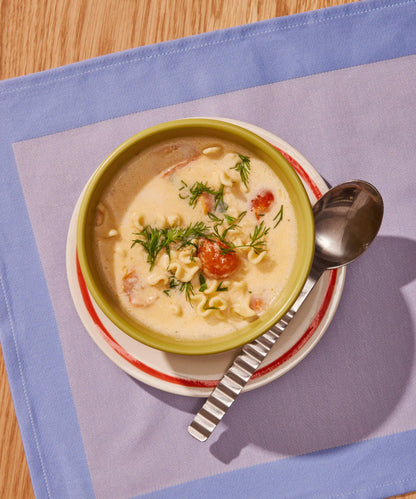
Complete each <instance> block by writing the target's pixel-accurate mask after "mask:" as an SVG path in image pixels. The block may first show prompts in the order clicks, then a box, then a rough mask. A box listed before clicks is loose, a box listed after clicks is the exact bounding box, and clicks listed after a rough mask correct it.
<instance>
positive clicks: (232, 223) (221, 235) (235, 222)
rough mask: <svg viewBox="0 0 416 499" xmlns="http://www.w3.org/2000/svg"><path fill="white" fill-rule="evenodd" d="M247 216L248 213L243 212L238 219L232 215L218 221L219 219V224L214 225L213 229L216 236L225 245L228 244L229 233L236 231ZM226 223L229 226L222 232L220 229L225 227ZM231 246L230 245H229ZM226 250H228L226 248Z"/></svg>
mask: <svg viewBox="0 0 416 499" xmlns="http://www.w3.org/2000/svg"><path fill="white" fill-rule="evenodd" d="M246 215H247V212H246V211H242V212H241V213H240V214H239V215H238V217H232V216H230V215H224V218H222V219H218V218H217V220H218V221H217V223H216V224H215V225H214V227H213V230H214V235H215V236H216V237H217V238H218V239H219V240H220V241H221V242H223V243H225V244H228V243H227V241H226V240H225V238H226V236H227V234H228V232H230V231H231V230H235V229H236V228H237V227H238V226H239V224H240V222H241V220H243V218H244V217H245V216H246ZM224 221H225V222H227V224H228V226H227V227H225V229H224V230H223V231H222V232H220V229H219V228H220V227H223V226H224ZM228 245H229V244H228ZM225 249H226V248H225Z"/></svg>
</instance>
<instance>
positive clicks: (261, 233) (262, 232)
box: [248, 220, 270, 254]
mask: <svg viewBox="0 0 416 499" xmlns="http://www.w3.org/2000/svg"><path fill="white" fill-rule="evenodd" d="M269 230H270V227H265V226H264V222H263V220H262V221H261V223H260V224H259V225H256V226H255V227H254V232H253V234H250V239H251V241H250V243H249V244H248V246H250V247H251V248H253V249H254V252H255V253H256V254H258V253H261V252H262V251H265V249H266V248H265V246H266V239H265V237H266V236H267V234H268V233H269Z"/></svg>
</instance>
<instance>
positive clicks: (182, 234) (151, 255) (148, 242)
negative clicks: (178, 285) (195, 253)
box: [131, 222, 210, 270]
mask: <svg viewBox="0 0 416 499" xmlns="http://www.w3.org/2000/svg"><path fill="white" fill-rule="evenodd" d="M209 233H210V230H209V228H208V227H207V226H206V225H205V224H204V223H203V222H195V223H194V224H189V225H188V226H187V227H166V228H164V229H160V228H158V227H152V226H150V225H146V227H144V228H143V230H141V231H140V232H135V233H134V235H135V236H138V238H136V239H134V240H133V241H132V244H131V247H133V246H135V245H136V244H140V245H141V246H142V247H143V248H144V250H145V252H146V253H147V263H149V265H150V270H152V268H153V266H154V264H155V262H156V259H157V257H158V255H159V253H160V252H161V251H162V250H165V251H166V253H167V254H168V256H169V257H170V246H171V245H172V244H179V248H183V247H184V246H187V245H189V244H193V243H192V240H193V239H198V238H200V237H206V236H207V235H209Z"/></svg>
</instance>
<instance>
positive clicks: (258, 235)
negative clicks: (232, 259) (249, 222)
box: [221, 221, 270, 255]
mask: <svg viewBox="0 0 416 499" xmlns="http://www.w3.org/2000/svg"><path fill="white" fill-rule="evenodd" d="M269 230H270V227H265V225H264V222H263V221H262V222H261V223H260V224H258V225H256V226H255V227H254V231H253V234H250V235H249V237H250V242H249V243H247V244H238V245H236V244H234V243H230V242H226V244H227V246H222V247H221V253H223V254H226V253H232V252H234V251H235V250H236V249H238V248H253V250H254V252H255V253H256V255H258V254H259V253H262V252H263V251H266V236H267V234H268V233H269Z"/></svg>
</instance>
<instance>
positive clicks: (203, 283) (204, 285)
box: [199, 274, 208, 293]
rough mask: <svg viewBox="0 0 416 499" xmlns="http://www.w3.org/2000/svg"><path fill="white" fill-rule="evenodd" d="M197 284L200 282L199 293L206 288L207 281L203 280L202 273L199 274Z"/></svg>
mask: <svg viewBox="0 0 416 499" xmlns="http://www.w3.org/2000/svg"><path fill="white" fill-rule="evenodd" d="M199 284H200V287H199V291H200V292H201V293H202V292H204V291H205V290H206V289H207V288H208V285H207V281H206V280H205V277H204V276H203V275H202V274H199Z"/></svg>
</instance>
